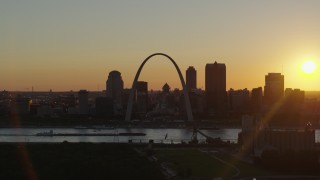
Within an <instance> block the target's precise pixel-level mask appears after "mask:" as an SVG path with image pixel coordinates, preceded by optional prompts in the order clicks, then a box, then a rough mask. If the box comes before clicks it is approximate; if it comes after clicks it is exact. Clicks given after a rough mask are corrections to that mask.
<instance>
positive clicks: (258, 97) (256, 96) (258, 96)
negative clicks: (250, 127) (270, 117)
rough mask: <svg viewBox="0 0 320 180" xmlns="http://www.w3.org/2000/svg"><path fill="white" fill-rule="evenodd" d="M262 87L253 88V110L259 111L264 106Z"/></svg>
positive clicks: (254, 111)
mask: <svg viewBox="0 0 320 180" xmlns="http://www.w3.org/2000/svg"><path fill="white" fill-rule="evenodd" d="M262 96H263V95H262V87H258V88H253V89H252V91H251V103H250V104H251V111H252V112H253V113H259V112H260V111H261V108H262Z"/></svg>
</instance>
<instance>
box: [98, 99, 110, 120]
mask: <svg viewBox="0 0 320 180" xmlns="http://www.w3.org/2000/svg"><path fill="white" fill-rule="evenodd" d="M113 115H114V114H113V100H112V98H110V97H97V98H96V116H97V117H99V118H112V117H113Z"/></svg>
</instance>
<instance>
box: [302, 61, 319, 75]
mask: <svg viewBox="0 0 320 180" xmlns="http://www.w3.org/2000/svg"><path fill="white" fill-rule="evenodd" d="M316 69H317V65H316V64H315V63H314V62H312V61H306V62H304V63H303V64H302V71H303V72H304V73H306V74H311V73H313V72H314V71H315V70H316Z"/></svg>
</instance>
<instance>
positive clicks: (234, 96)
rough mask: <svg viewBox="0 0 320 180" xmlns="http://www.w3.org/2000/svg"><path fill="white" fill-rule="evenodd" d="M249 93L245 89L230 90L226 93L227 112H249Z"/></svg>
mask: <svg viewBox="0 0 320 180" xmlns="http://www.w3.org/2000/svg"><path fill="white" fill-rule="evenodd" d="M249 94H250V93H249V91H248V90H247V89H239V90H234V89H232V88H231V89H230V90H229V91H228V102H229V103H228V105H229V110H230V112H232V113H240V114H241V113H246V112H248V110H249V101H250V96H249Z"/></svg>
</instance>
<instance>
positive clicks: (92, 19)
mask: <svg viewBox="0 0 320 180" xmlns="http://www.w3.org/2000/svg"><path fill="white" fill-rule="evenodd" d="M319 7H320V1H319V0H315V1H306V0H268V1H265V0H263V1H262V0H261V1H259V0H251V1H245V0H241V1H240V0H239V1H238V0H234V1H231V0H230V1H225V0H221V1H213V0H210V1H204V0H203V1H194V0H192V1H186V0H183V1H182V0H181V1H169V0H168V1H151V0H145V1H139V0H135V1H132V0H128V1H104V0H103V1H102V0H101V1H92V0H91V1H88V0H83V1H82V0H73V1H72V0H54V1H40V0H28V1H26V0H20V1H19V0H12V1H11V0H3V1H0V90H3V89H6V90H28V89H29V90H31V87H32V86H34V88H35V90H45V91H47V90H49V89H52V90H54V91H61V90H79V89H87V90H98V89H100V90H102V89H105V81H106V79H107V76H108V73H109V72H110V71H112V70H118V71H120V72H121V73H122V78H123V80H124V83H125V87H131V84H132V81H133V78H134V75H135V73H136V71H137V69H138V67H139V66H140V64H141V62H142V61H143V60H144V58H146V57H147V56H148V55H150V54H152V53H155V52H163V53H167V54H168V55H170V56H171V57H173V58H174V59H175V60H176V62H177V64H178V65H179V66H180V68H181V71H182V73H183V74H184V75H185V71H186V69H187V67H188V66H194V67H195V68H196V70H197V73H198V78H197V80H198V87H200V88H204V69H205V65H206V63H214V61H217V62H220V63H225V64H226V67H227V89H229V88H234V89H240V88H249V89H251V88H253V87H258V86H264V76H265V75H266V74H267V73H268V72H283V73H284V75H285V87H292V88H301V89H304V90H320V72H319V71H320V10H319ZM306 60H313V61H314V62H315V63H317V64H318V70H317V71H316V72H315V73H313V74H311V75H308V76H307V75H305V74H303V73H302V72H301V70H300V67H301V64H302V63H303V62H304V61H306ZM140 80H144V81H148V82H149V89H160V88H161V87H162V85H163V84H164V83H165V82H168V84H169V85H170V86H171V87H178V88H181V85H180V83H179V79H178V75H177V73H176V72H175V69H174V67H173V65H172V64H171V63H170V62H169V61H167V60H166V59H165V58H162V57H156V58H153V59H151V60H150V62H149V63H148V64H147V65H146V66H145V69H144V71H143V72H142V75H141V77H140Z"/></svg>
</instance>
